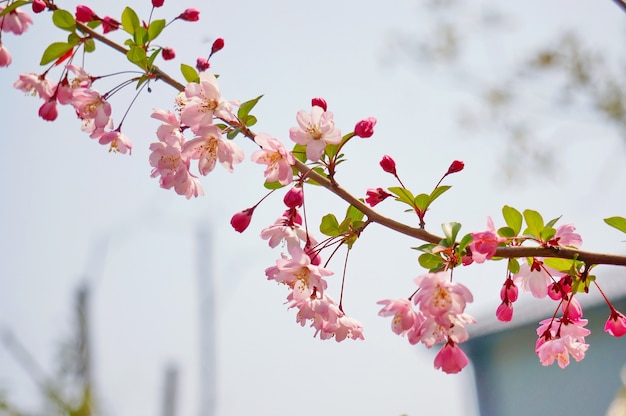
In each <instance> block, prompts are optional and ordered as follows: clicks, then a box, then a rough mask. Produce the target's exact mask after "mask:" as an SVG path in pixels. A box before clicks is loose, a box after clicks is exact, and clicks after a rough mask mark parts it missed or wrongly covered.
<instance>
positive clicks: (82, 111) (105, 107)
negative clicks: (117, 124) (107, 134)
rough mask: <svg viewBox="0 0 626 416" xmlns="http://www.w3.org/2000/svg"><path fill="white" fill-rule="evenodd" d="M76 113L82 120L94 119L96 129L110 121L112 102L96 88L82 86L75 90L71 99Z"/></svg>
mask: <svg viewBox="0 0 626 416" xmlns="http://www.w3.org/2000/svg"><path fill="white" fill-rule="evenodd" d="M71 104H72V106H73V107H74V109H75V110H76V115H77V116H78V118H80V119H82V120H86V119H93V121H94V126H95V128H96V129H98V128H102V127H104V126H106V125H107V123H109V119H110V117H111V104H109V102H108V101H107V100H106V99H105V98H104V97H103V96H102V95H100V93H99V92H98V91H96V90H92V89H89V88H80V89H78V90H77V91H75V93H74V95H73V96H72V101H71Z"/></svg>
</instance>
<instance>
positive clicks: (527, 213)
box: [524, 209, 543, 238]
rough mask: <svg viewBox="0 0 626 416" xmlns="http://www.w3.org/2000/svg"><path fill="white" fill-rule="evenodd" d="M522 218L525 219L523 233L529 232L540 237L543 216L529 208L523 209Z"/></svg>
mask: <svg viewBox="0 0 626 416" xmlns="http://www.w3.org/2000/svg"><path fill="white" fill-rule="evenodd" d="M524 219H525V220H526V225H527V227H526V230H525V231H524V234H529V235H532V236H534V237H537V238H541V230H543V218H542V217H541V214H539V213H538V212H537V211H533V210H531V209H526V210H524Z"/></svg>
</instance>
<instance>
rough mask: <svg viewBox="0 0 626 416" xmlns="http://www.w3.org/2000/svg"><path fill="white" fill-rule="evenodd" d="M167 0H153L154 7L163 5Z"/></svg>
mask: <svg viewBox="0 0 626 416" xmlns="http://www.w3.org/2000/svg"><path fill="white" fill-rule="evenodd" d="M163 3H165V0H152V7H161V6H163Z"/></svg>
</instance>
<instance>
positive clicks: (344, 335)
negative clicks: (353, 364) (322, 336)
mask: <svg viewBox="0 0 626 416" xmlns="http://www.w3.org/2000/svg"><path fill="white" fill-rule="evenodd" d="M334 335H335V341H337V342H341V341H343V340H345V339H355V340H356V339H365V338H364V337H363V325H362V324H361V323H360V322H359V321H357V320H356V319H354V318H351V317H349V316H346V315H345V314H343V313H341V314H340V316H339V317H338V319H337V327H336V328H335V329H334Z"/></svg>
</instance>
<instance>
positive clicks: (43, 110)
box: [39, 98, 59, 121]
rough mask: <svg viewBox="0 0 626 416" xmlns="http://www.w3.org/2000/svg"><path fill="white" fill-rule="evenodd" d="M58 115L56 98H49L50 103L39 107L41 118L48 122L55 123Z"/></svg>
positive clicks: (47, 102)
mask: <svg viewBox="0 0 626 416" xmlns="http://www.w3.org/2000/svg"><path fill="white" fill-rule="evenodd" d="M58 115H59V112H58V110H57V101H56V100H55V99H54V98H49V99H48V101H46V102H45V103H43V105H42V106H41V107H39V117H41V118H43V119H44V120H46V121H54V120H56V119H57V116H58Z"/></svg>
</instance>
